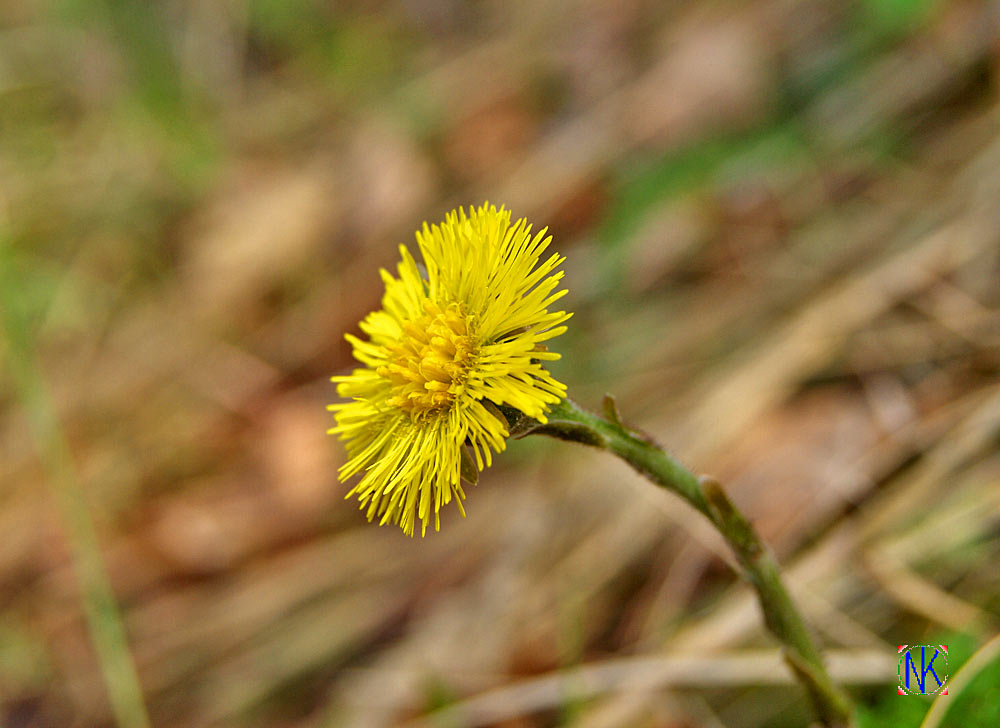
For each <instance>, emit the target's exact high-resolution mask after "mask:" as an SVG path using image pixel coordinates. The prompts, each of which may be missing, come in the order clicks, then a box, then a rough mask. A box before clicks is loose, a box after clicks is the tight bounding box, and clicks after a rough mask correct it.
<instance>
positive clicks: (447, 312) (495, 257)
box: [329, 205, 571, 535]
mask: <svg viewBox="0 0 1000 728" xmlns="http://www.w3.org/2000/svg"><path fill="white" fill-rule="evenodd" d="M545 233H546V230H545V229H543V230H541V231H539V232H538V233H535V234H534V235H532V234H531V226H530V225H528V224H527V223H526V222H525V220H524V219H523V218H522V219H520V220H518V221H517V222H515V223H513V224H511V221H510V212H509V211H508V210H506V209H504V208H503V207H501V208H500V209H499V210H498V209H497V208H496V207H494V206H492V205H483V206H482V207H480V208H478V209H474V210H470V211H469V213H468V214H466V213H465V211H464V210H462V209H461V208H459V209H458V210H457V211H455V212H451V213H449V214H448V215H447V216H446V218H445V220H444V222H443V223H441V224H440V225H430V226H428V225H427V223H424V225H423V228H422V229H421V230H420V231H419V232H417V246H418V247H419V249H420V254H421V256H422V258H423V265H422V266H421V265H420V264H418V263H417V261H416V260H414V258H413V257H412V256H411V255H410V253H409V251H408V250H407V249H406V247H405V246H402V245H401V246H400V247H399V251H400V255H401V256H402V260H401V262H400V263H399V265H398V268H397V271H398V277H394V276H393V275H392V274H391V273H389V272H388V271H386V270H382V271H381V274H382V280H383V282H384V283H385V295H384V296H383V298H382V308H381V310H379V311H375V312H373V313H371V314H369V315H368V316H367V317H366V318H365V319H364V320H363V321H362V322H361V330H362V331H363V332H364V333H365V334H367V336H368V340H367V341H364V340H362V339H359V338H357V337H355V336H352V335H350V334H348V335H347V340H348V341H349V342H350V343H351V345H352V346H353V347H354V356H355V358H356V359H357V360H358V361H360V362H361V363H362V365H363V366H362V367H361V368H359V369H355V370H354V371H353V372H352V373H351V374H349V375H346V376H337V377H333V381H334V382H337V393H338V394H339V395H340V396H341V397H344V398H350V400H351V401H349V402H345V403H341V404H333V405H330V406H329V409H330V410H332V411H333V412H335V416H336V422H337V424H336V426H335V427H333V428H331V429H330V431H329V432H330V433H331V434H337V435H339V436H340V437H341V438H342V439H344V440H345V441H346V447H347V453H348V460H347V462H346V463H345V464H344V466H343V467H341V469H340V472H339V477H340V479H341V480H346V479H348V478H350V477H352V476H354V475H356V474H358V473H361V472H363V473H364V474H363V476H362V477H361V479H360V481H359V482H358V483H357V484H356V485H355V486H354V488H353V489H352V490H351V491H350V493H348V497H350V496H351V495H354V494H357V496H358V500H359V501H360V504H361V507H362V508H366V509H367V515H368V519H369V520H372V519H373V518H375V516H379V517H380V523H382V524H385V523H388V522H389V521H392V522H393V523H396V524H398V525H399V526H400V527H401V528H402V529H403V531H404V532H405V533H406V534H408V535H413V532H414V526H415V523H416V521H417V520H419V521H421V523H422V526H421V534H424V533H426V531H427V524H428V523H429V522H430V519H431V517H432V515H433V519H434V528H435V529H439V528H440V520H439V515H438V513H439V511H440V509H441V506H442V505H444V504H446V503H449V502H451V501H452V500H455V502H456V503H457V505H458V507H459V510H460V511H461V512H462V514H463V515H465V510H464V509H463V508H462V499H463V498H464V497H465V493H464V491H463V489H462V478H463V476H466V477H467V478H468V475H469V474H470V473H471V474H473V477H474V475H475V474H476V473H478V471H479V470H482V469H483V468H485V467H486V466H488V465H490V464H491V462H492V451H495V452H501V451H502V450H503V449H504V447H505V446H506V438H507V437H508V435H509V434H510V433H509V431H508V424H507V422H506V420H505V418H504V416H503V415H502V414H501V412H500V410H499V407H507V408H512V409H514V410H518V411H520V412H522V413H524V414H525V415H527V416H528V417H533V418H535V419H537V420H539V421H541V422H545V413H546V412H547V411H548V406H549V405H550V404H555V403H556V402H559V401H560V400H562V399H563V397H564V395H565V391H566V387H565V385H563V384H561V383H559V382H557V381H556V380H555V379H553V378H552V375H550V374H549V373H548V372H547V371H546V370H545V368H544V367H543V366H542V362H543V361H546V360H554V359H558V358H559V355H558V354H555V353H552V352H549V351H547V350H546V348H545V346H544V345H542V342H543V341H546V340H548V339H551V338H552V337H554V336H558V335H559V334H561V333H563V332H564V331H565V330H566V327H565V326H561V325H560V324H562V323H563V322H564V321H566V319H568V318H569V317H570V315H571V314H568V313H566V312H564V311H556V312H552V313H550V312H549V311H548V310H547V309H548V306H550V305H551V304H552V303H553V302H554V301H556V300H557V299H559V298H561V297H562V296H563V295H564V294H565V293H566V291H565V290H562V291H557V292H554V289H555V288H556V286H557V285H558V283H559V280H560V279H561V278H562V275H563V274H562V272H557V273H553V271H554V270H555V268H556V267H557V266H558V265H559V264H560V263H562V261H563V260H564V259H563V258H562V257H560V256H559V255H556V254H554V255H551V256H550V257H549V258H547V259H546V260H545V261H544V262H541V263H540V262H539V260H540V257H541V255H542V253H543V252H544V251H545V249H546V248H547V247H548V245H549V242H550V241H551V240H552V238H551V236H546V234H545ZM463 461H464V462H463ZM473 464H474V467H473Z"/></svg>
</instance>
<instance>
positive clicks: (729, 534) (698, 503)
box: [517, 397, 854, 727]
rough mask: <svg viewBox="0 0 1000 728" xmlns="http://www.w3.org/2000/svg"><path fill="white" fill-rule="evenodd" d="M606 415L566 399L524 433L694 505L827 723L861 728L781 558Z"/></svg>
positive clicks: (696, 482) (676, 466)
mask: <svg viewBox="0 0 1000 728" xmlns="http://www.w3.org/2000/svg"><path fill="white" fill-rule="evenodd" d="M604 412H605V417H603V418H602V417H600V416H598V415H596V414H594V413H592V412H588V411H586V410H584V409H582V408H580V407H579V406H577V405H576V404H575V403H574V402H572V401H570V400H569V399H566V400H563V401H562V402H560V403H559V404H558V405H556V406H554V407H553V408H552V411H551V413H550V415H549V421H548V422H547V423H546V424H544V425H541V424H537V423H534V424H530V425H528V426H526V427H525V426H522V428H521V429H520V432H518V433H517V434H522V435H527V434H540V435H548V436H550V437H555V438H558V439H561V440H569V441H572V442H580V443H583V444H585V445H590V446H592V447H597V448H600V449H602V450H608V451H610V452H613V453H614V454H615V455H617V456H618V457H620V458H621V459H622V460H624V461H625V462H627V463H628V464H629V465H631V466H632V467H633V468H634V469H635V470H637V471H638V472H639V473H641V474H642V475H644V476H646V477H647V478H648V479H649V480H651V481H653V482H654V483H656V484H657V485H659V486H662V487H664V488H666V489H667V490H671V491H673V492H674V493H676V494H677V495H679V496H680V497H681V498H683V499H684V500H686V501H687V502H688V503H690V504H691V506H692V507H693V508H694V509H695V510H697V511H698V512H699V513H701V514H702V515H703V516H705V517H706V518H707V519H708V520H709V521H710V522H711V523H712V525H714V526H715V527H716V529H717V530H718V531H719V533H720V534H722V536H723V538H725V540H726V543H728V544H729V546H730V548H732V550H733V552H734V553H735V555H736V559H737V561H738V563H739V567H740V573H741V575H742V576H743V577H744V578H745V579H746V580H747V581H749V582H750V584H751V585H752V586H753V589H754V591H755V592H756V593H757V599H758V601H759V603H760V607H761V611H762V612H763V614H764V623H765V625H766V626H767V628H768V630H770V632H771V633H772V634H773V635H774V636H775V637H776V638H777V639H778V641H779V642H780V643H781V645H782V647H783V648H784V653H785V659H786V661H787V662H788V665H789V667H791V669H792V672H793V673H794V675H795V676H796V677H797V678H798V680H799V682H800V683H802V685H803V686H804V687H805V688H806V691H807V692H808V694H809V697H810V698H811V700H812V703H813V705H814V707H815V709H816V713H817V714H818V716H819V719H820V721H821V723H822V724H823V725H825V726H831V727H832V726H837V727H843V726H851V725H853V724H854V723H853V710H852V707H851V701H850V699H849V698H848V697H847V695H846V693H844V692H843V691H842V690H841V689H840V688H839V687H838V686H837V685H835V684H834V682H833V681H832V680H831V679H830V675H829V673H827V671H826V668H825V667H824V665H823V658H822V655H821V654H820V651H819V648H818V647H817V646H816V642H815V641H814V640H813V638H812V635H811V634H810V633H809V630H808V628H807V627H806V624H805V622H804V621H803V619H802V615H801V614H800V613H799V611H798V609H797V608H796V606H795V603H794V602H793V601H792V598H791V596H790V595H789V593H788V590H787V589H786V588H785V585H784V582H783V581H782V579H781V570H780V568H779V566H778V562H777V560H776V559H775V557H774V554H773V552H772V551H771V549H770V548H768V547H767V545H766V544H765V543H764V542H763V541H762V540H761V538H760V536H759V535H758V534H757V531H756V530H755V529H754V527H753V525H751V523H750V522H749V521H748V520H747V519H746V517H745V516H744V515H743V514H742V513H740V512H739V511H738V510H737V509H736V506H734V505H733V504H732V502H731V501H730V500H729V498H728V497H726V494H725V491H723V489H722V486H720V485H719V483H717V482H716V481H714V480H711V479H708V478H700V479H699V478H698V477H696V476H695V475H694V474H693V473H692V472H691V471H690V470H688V469H687V468H686V467H684V466H683V465H681V464H680V463H679V462H677V461H676V460H675V459H674V458H673V457H671V456H670V454H669V453H667V452H666V451H665V450H663V448H661V447H660V446H659V445H657V444H656V443H655V442H653V441H652V439H650V438H649V437H647V436H645V435H643V434H641V433H639V432H636V431H634V430H631V429H629V428H628V427H626V426H625V425H624V424H622V421H621V418H620V417H619V416H618V412H617V410H616V409H615V405H614V400H613V399H611V397H606V398H605V400H604Z"/></svg>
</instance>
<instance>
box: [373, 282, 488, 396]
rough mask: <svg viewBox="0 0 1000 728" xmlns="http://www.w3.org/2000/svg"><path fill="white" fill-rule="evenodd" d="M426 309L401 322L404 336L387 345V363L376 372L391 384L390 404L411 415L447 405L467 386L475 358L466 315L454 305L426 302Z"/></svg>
mask: <svg viewBox="0 0 1000 728" xmlns="http://www.w3.org/2000/svg"><path fill="white" fill-rule="evenodd" d="M424 311H425V312H426V313H425V314H424V315H423V316H421V317H420V318H416V319H413V320H412V321H407V322H406V323H404V324H403V335H402V337H401V338H400V340H399V341H398V342H397V343H394V344H389V345H387V346H386V348H387V349H388V350H389V354H390V362H389V363H388V364H386V365H384V366H380V367H378V369H377V370H376V371H377V372H378V374H379V376H381V377H385V378H386V379H388V380H389V381H390V382H391V383H392V396H390V397H389V400H388V403H389V404H390V405H391V406H393V407H399V408H401V409H404V410H407V411H408V412H410V413H411V414H416V415H420V414H425V413H428V412H431V411H434V410H439V409H443V408H446V407H447V406H448V405H450V404H451V403H452V402H453V401H455V398H456V397H458V396H459V395H460V394H462V392H463V391H464V389H465V379H466V375H467V374H468V372H469V367H470V366H471V365H472V362H473V360H474V358H475V351H474V346H473V343H472V339H471V337H470V336H469V328H468V325H467V322H466V318H465V316H464V314H463V313H462V310H461V308H460V307H459V305H458V304H457V303H452V304H449V305H447V306H440V305H438V304H436V303H434V302H432V301H429V300H428V301H425V302H424Z"/></svg>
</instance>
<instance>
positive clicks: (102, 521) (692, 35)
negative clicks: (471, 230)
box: [0, 0, 1000, 728]
mask: <svg viewBox="0 0 1000 728" xmlns="http://www.w3.org/2000/svg"><path fill="white" fill-rule="evenodd" d="M997 22H998V16H997V6H996V5H995V4H993V3H987V2H975V1H972V0H958V1H955V2H950V1H945V0H912V1H911V0H857V1H855V2H818V1H815V0H801V1H800V0H751V1H750V2H745V3H731V2H721V1H709V2H700V3H681V2H666V3H664V2H653V1H651V0H621V1H620V2H611V1H610V0H558V1H556V2H548V3H542V2H539V3H536V2H527V1H523V0H519V1H515V2H499V1H496V0H482V1H479V2H468V3H467V2H455V1H453V0H400V1H399V2H378V1H377V0H357V1H354V2H351V1H347V2H332V1H331V0H251V1H249V2H244V1H241V0H224V1H221V2H213V1H211V0H160V1H159V2H141V1H139V0H100V1H97V0H94V1H91V0H53V1H51V2H41V1H38V0H0V248H2V252H3V256H2V258H0V266H2V268H3V279H2V281H3V298H2V299H0V303H2V304H3V307H4V310H3V320H4V336H3V357H2V360H3V361H4V365H3V368H2V369H0V428H2V436H0V447H2V451H0V483H2V485H0V725H3V726H5V727H6V728H29V727H36V726H37V727H41V726H111V725H114V724H115V723H116V721H117V722H118V724H120V725H122V726H124V727H125V728H132V727H133V726H135V727H136V728H140V727H141V726H143V725H146V722H145V719H144V718H143V715H142V713H143V711H142V708H141V707H140V702H139V698H140V697H141V698H142V700H143V701H144V702H145V706H146V709H147V710H148V713H149V716H150V717H151V721H152V724H153V725H155V726H171V727H181V728H183V727H188V726H190V727H192V728H195V727H201V726H247V727H251V726H260V727H264V726H268V727H270V726H303V727H314V726H315V727H320V726H372V727H376V726H396V725H414V726H415V725H427V726H449V727H452V726H456V727H457V726H505V727H507V728H514V727H517V728H528V727H535V726H539V727H541V726H576V727H579V728H598V727H602V726H640V727H641V726H661V727H669V728H682V727H695V726H697V727H701V726H704V727H706V728H717V727H718V726H736V727H747V728H755V727H757V726H777V727H781V726H805V725H807V724H808V723H809V720H810V712H809V709H808V706H807V705H806V703H805V701H804V699H803V696H802V694H801V692H800V691H799V689H798V687H796V686H795V685H793V684H791V682H790V678H789V677H788V675H787V673H786V672H785V671H784V669H783V668H782V667H781V664H780V660H779V657H778V655H777V652H776V651H775V649H774V643H773V642H772V641H771V640H770V639H769V638H768V636H767V635H766V634H764V633H763V631H762V628H761V625H760V619H759V615H758V612H757V609H756V605H755V603H754V602H753V601H752V599H751V598H750V594H749V592H748V590H747V589H746V588H745V587H744V586H743V585H741V584H740V583H739V581H738V580H737V579H736V578H735V577H734V575H733V574H732V572H731V571H730V569H729V567H728V562H729V558H730V557H729V556H728V554H727V552H726V550H725V548H724V547H723V544H722V543H721V541H720V540H719V539H718V538H717V537H715V535H714V534H713V533H712V532H711V530H710V529H709V528H708V527H707V526H706V524H705V523H702V521H701V520H700V519H699V518H697V517H695V516H694V514H693V513H692V512H691V511H690V510H689V509H688V508H686V507H685V506H684V505H683V504H682V503H680V502H678V501H676V499H673V498H671V497H670V496H668V495H666V494H664V493H662V492H659V491H657V490H656V489H655V488H653V487H652V486H650V485H649V484H647V483H646V482H644V481H642V480H641V479H640V478H639V477H638V476H637V475H635V474H634V473H632V472H631V471H630V470H628V469H627V467H625V466H624V465H622V464H620V463H619V462H617V461H615V460H614V459H613V458H612V457H611V456H608V455H605V454H602V453H597V452H593V451H584V450H582V449H580V448H579V447H578V446H575V445H568V444H563V443H555V442H548V441H536V440H538V439H537V438H529V439H527V440H522V441H513V442H511V443H510V444H509V446H508V450H507V452H506V453H505V454H504V455H503V456H502V457H500V458H499V461H498V462H497V464H496V465H495V467H493V468H492V469H490V470H488V471H486V472H485V473H483V475H482V476H481V478H480V482H479V485H478V486H476V487H475V488H472V489H471V490H470V492H469V498H468V501H467V504H466V507H467V510H468V513H469V515H468V518H466V519H462V518H461V517H460V516H459V514H458V512H457V510H456V509H454V508H451V509H449V510H447V511H446V512H444V513H443V514H442V521H443V525H442V531H441V533H439V534H433V535H430V536H428V537H427V538H425V539H422V540H421V539H413V540H411V539H409V538H406V537H404V536H403V535H402V533H401V532H400V531H399V530H398V529H396V528H393V527H386V528H378V527H376V526H374V525H369V524H367V523H366V522H365V521H364V518H363V514H361V513H360V512H359V511H358V509H357V503H356V502H355V501H353V500H352V501H345V500H343V495H344V493H345V492H346V490H347V488H348V486H345V485H342V484H339V483H338V482H337V480H336V470H337V467H338V466H339V465H340V464H341V463H342V461H343V457H344V454H343V449H342V447H341V445H340V443H339V442H337V441H336V440H335V439H333V438H330V437H328V436H327V435H326V434H325V430H326V428H327V427H328V426H330V422H331V418H330V416H329V414H328V413H327V412H326V411H325V405H326V404H327V403H329V402H331V401H333V400H334V399H335V392H334V387H333V385H331V384H330V383H329V381H328V378H329V376H330V375H331V374H334V373H339V372H343V371H346V370H347V369H349V368H350V367H351V358H350V351H349V347H348V346H347V344H346V342H345V341H344V339H343V334H344V333H345V332H356V331H357V322H358V320H359V319H360V318H361V317H362V316H363V315H364V314H366V313H367V312H368V311H370V310H372V309H374V308H377V307H378V305H379V301H380V297H381V292H382V286H381V282H380V280H379V277H378V268H379V267H380V266H390V265H394V264H395V261H396V260H397V255H398V254H397V251H396V246H397V244H399V243H401V242H402V243H406V244H408V245H411V246H412V247H411V249H414V248H415V246H413V232H414V230H416V229H417V227H418V226H419V225H420V224H421V223H422V222H423V221H424V220H428V221H430V222H434V221H437V220H440V219H441V218H442V217H443V215H444V213H445V212H447V211H448V210H450V209H452V208H454V207H456V206H458V205H470V204H479V203H481V202H482V201H483V200H485V199H488V200H490V201H491V202H495V203H497V204H501V203H502V204H506V205H507V206H508V207H510V208H511V209H512V210H513V212H514V215H515V216H526V217H528V218H529V220H530V221H532V222H533V223H534V224H535V225H536V227H541V226H546V225H547V226H549V228H550V230H551V232H552V234H553V235H554V243H553V247H554V249H555V250H557V251H559V252H560V253H563V254H565V255H566V256H567V262H566V264H565V268H566V270H567V276H566V283H567V287H568V288H569V290H570V295H569V297H568V298H566V299H564V301H565V302H566V306H567V308H568V309H570V310H573V311H575V312H576V315H575V317H574V319H573V320H572V321H571V327H570V331H569V333H567V334H566V335H565V336H563V337H561V338H560V339H558V340H556V341H555V342H553V346H554V348H557V349H558V350H560V351H561V352H562V353H563V355H564V356H563V359H562V360H561V361H560V362H557V363H555V364H554V365H553V367H552V368H553V369H554V370H555V372H556V374H557V376H558V377H559V378H560V379H561V380H562V381H564V382H566V383H567V384H568V385H569V390H570V394H571V396H573V397H574V398H575V399H576V400H577V401H579V402H581V403H582V404H584V405H587V406H591V407H597V406H598V405H599V402H600V398H601V396H602V395H603V394H604V392H606V391H610V392H614V393H616V394H617V396H618V404H619V408H620V410H621V412H622V414H623V417H624V418H625V419H626V420H627V421H629V422H631V423H633V424H634V425H635V426H637V427H641V428H643V429H644V430H646V431H648V432H650V433H652V434H653V435H654V436H655V437H656V438H657V439H658V440H659V441H661V442H663V443H665V444H666V445H667V446H668V447H669V448H670V449H671V450H672V451H673V452H674V453H675V454H676V455H677V456H678V457H679V458H681V459H682V460H683V461H684V462H686V463H687V464H688V465H690V466H691V467H692V468H693V469H695V470H696V471H697V472H707V473H711V474H713V475H714V476H716V477H718V478H719V479H720V480H722V481H723V482H724V483H725V484H726V485H727V488H728V489H729V491H730V493H731V495H732V497H733V499H734V500H735V501H736V502H737V503H738V504H739V505H740V506H741V507H742V508H744V509H745V510H746V512H747V513H748V514H749V515H750V516H751V517H752V518H753V520H754V522H755V523H756V524H757V526H758V528H759V529H760V531H761V532H762V533H763V535H764V536H765V537H766V538H767V539H769V540H770V542H771V543H772V544H773V545H774V546H775V548H776V550H777V552H778V554H779V556H780V558H781V560H782V562H783V563H784V564H785V565H786V567H787V573H788V578H789V581H790V584H791V586H792V588H793V590H794V592H795V593H796V594H797V596H798V598H799V600H800V602H801V604H802V607H803V609H804V611H805V613H806V614H807V616H808V618H809V619H810V621H811V622H812V624H813V625H814V626H815V627H816V630H817V634H818V636H819V638H820V640H821V641H822V642H823V643H824V645H826V646H827V647H828V648H829V651H830V652H829V654H830V661H831V669H832V671H833V674H834V676H835V677H836V678H837V679H838V680H841V681H843V682H844V683H845V684H847V685H848V686H850V689H851V691H852V694H853V695H855V696H856V697H857V698H858V700H859V701H860V703H861V704H862V708H863V719H864V721H865V725H872V726H910V725H912V726H916V725H917V724H918V723H919V722H920V720H921V717H922V716H923V714H924V713H925V712H926V711H927V706H928V705H929V704H930V699H924V698H921V697H899V696H897V694H896V692H897V687H896V679H897V678H896V646H897V645H898V644H916V643H944V644H949V645H950V653H949V654H950V668H951V674H952V676H954V674H955V672H956V669H957V667H958V666H959V665H960V664H962V663H963V662H965V661H967V660H968V659H969V657H970V656H971V655H972V654H973V653H975V652H976V651H977V650H978V649H979V648H980V647H982V646H983V645H984V644H986V643H987V641H988V640H989V639H990V637H991V636H993V635H995V634H996V633H997V632H998V630H1000V570H998V569H997V564H998V563H1000V538H998V537H1000V452H998V451H1000V448H998V444H1000V385H998V376H997V375H998V371H1000V286H998V281H1000V134H998V130H1000V126H998V121H1000V119H998V109H997V97H998V91H1000V34H998V25H997ZM88 515H89V519H90V520H88ZM91 521H92V524H91ZM98 553H99V554H100V555H102V556H103V559H104V562H105V566H106V573H107V575H108V579H109V582H110V585H111V587H112V588H113V592H114V595H115V597H116V601H114V600H111V599H109V592H108V590H107V588H106V587H107V582H105V581H104V580H103V577H102V573H103V572H102V569H101V568H100V563H99V562H98V561H97V560H96V559H95V555H96V554H98ZM119 614H120V616H121V619H122V622H119V621H118V619H117V615H119ZM85 615H89V619H88V618H87V617H86V616H85ZM122 625H123V626H124V632H122V631H121V630H119V627H120V626H122ZM101 655H103V659H101V658H100V657H99V656H101ZM994 656H995V652H994ZM123 658H124V659H123ZM130 661H131V662H132V663H133V664H134V665H135V670H136V674H137V676H138V681H136V680H133V673H132V672H131V671H130V669H129V663H130ZM984 664H985V665H986V666H985V667H984V668H983V669H982V670H979V669H978V668H977V670H976V671H974V674H973V675H969V677H971V678H973V679H971V681H968V680H967V681H966V682H967V683H968V687H967V688H965V689H964V690H961V691H959V690H957V689H956V690H953V691H952V695H951V696H950V699H951V700H952V702H951V703H950V705H951V706H952V709H951V711H950V712H949V713H948V714H947V715H946V717H945V719H944V722H943V723H940V725H956V726H957V725H961V726H996V725H1000V687H998V686H1000V664H998V661H997V660H996V659H993V660H992V661H989V660H987V661H985V663H984ZM102 665H103V667H102ZM140 685H141V687H139V686H140ZM108 686H110V688H111V689H110V692H109V689H108ZM109 694H110V695H115V696H116V697H115V700H114V701H112V700H110V699H109ZM113 704H115V705H117V708H116V711H117V714H118V715H117V718H116V717H115V710H113V709H112V705H113Z"/></svg>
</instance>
